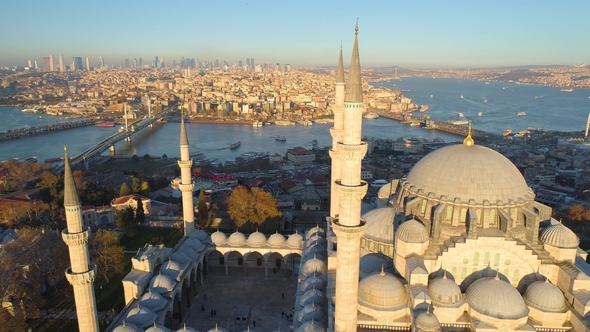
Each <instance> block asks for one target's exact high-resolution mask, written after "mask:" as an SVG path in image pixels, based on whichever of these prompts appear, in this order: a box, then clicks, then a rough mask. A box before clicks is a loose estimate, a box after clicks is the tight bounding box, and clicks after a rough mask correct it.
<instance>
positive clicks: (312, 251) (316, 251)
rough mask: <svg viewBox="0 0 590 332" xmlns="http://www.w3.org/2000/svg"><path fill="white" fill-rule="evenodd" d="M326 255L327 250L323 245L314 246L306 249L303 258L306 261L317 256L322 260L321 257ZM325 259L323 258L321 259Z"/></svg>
mask: <svg viewBox="0 0 590 332" xmlns="http://www.w3.org/2000/svg"><path fill="white" fill-rule="evenodd" d="M325 254H326V248H324V247H323V246H322V245H319V244H313V245H311V246H310V247H309V248H307V249H305V251H304V253H303V258H304V259H308V258H310V257H311V258H313V256H314V255H315V256H316V257H318V258H320V255H321V256H322V257H323V256H324V255H325ZM320 259H323V258H320Z"/></svg>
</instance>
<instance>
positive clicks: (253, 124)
mask: <svg viewBox="0 0 590 332" xmlns="http://www.w3.org/2000/svg"><path fill="white" fill-rule="evenodd" d="M252 127H262V121H254V122H253V123H252Z"/></svg>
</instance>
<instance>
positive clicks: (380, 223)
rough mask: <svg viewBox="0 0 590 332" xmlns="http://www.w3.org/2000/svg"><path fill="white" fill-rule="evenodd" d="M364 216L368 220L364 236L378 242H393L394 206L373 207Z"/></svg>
mask: <svg viewBox="0 0 590 332" xmlns="http://www.w3.org/2000/svg"><path fill="white" fill-rule="evenodd" d="M362 218H363V219H364V220H365V222H366V228H365V234H364V235H363V237H364V238H366V239H369V240H373V241H377V242H383V243H393V238H394V231H393V220H394V218H395V209H394V208H393V207H391V206H386V207H382V208H377V209H373V210H371V211H369V212H367V213H365V214H363V216H362Z"/></svg>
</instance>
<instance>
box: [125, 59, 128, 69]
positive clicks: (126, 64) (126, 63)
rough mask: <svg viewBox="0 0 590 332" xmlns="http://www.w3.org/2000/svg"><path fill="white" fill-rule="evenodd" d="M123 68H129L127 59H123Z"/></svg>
mask: <svg viewBox="0 0 590 332" xmlns="http://www.w3.org/2000/svg"><path fill="white" fill-rule="evenodd" d="M125 68H129V59H125Z"/></svg>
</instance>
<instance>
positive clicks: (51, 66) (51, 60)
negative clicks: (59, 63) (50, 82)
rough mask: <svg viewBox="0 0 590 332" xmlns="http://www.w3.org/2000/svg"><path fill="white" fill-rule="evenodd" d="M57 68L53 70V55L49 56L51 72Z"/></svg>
mask: <svg viewBox="0 0 590 332" xmlns="http://www.w3.org/2000/svg"><path fill="white" fill-rule="evenodd" d="M54 69H55V68H53V55H50V56H49V71H53V70H54Z"/></svg>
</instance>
